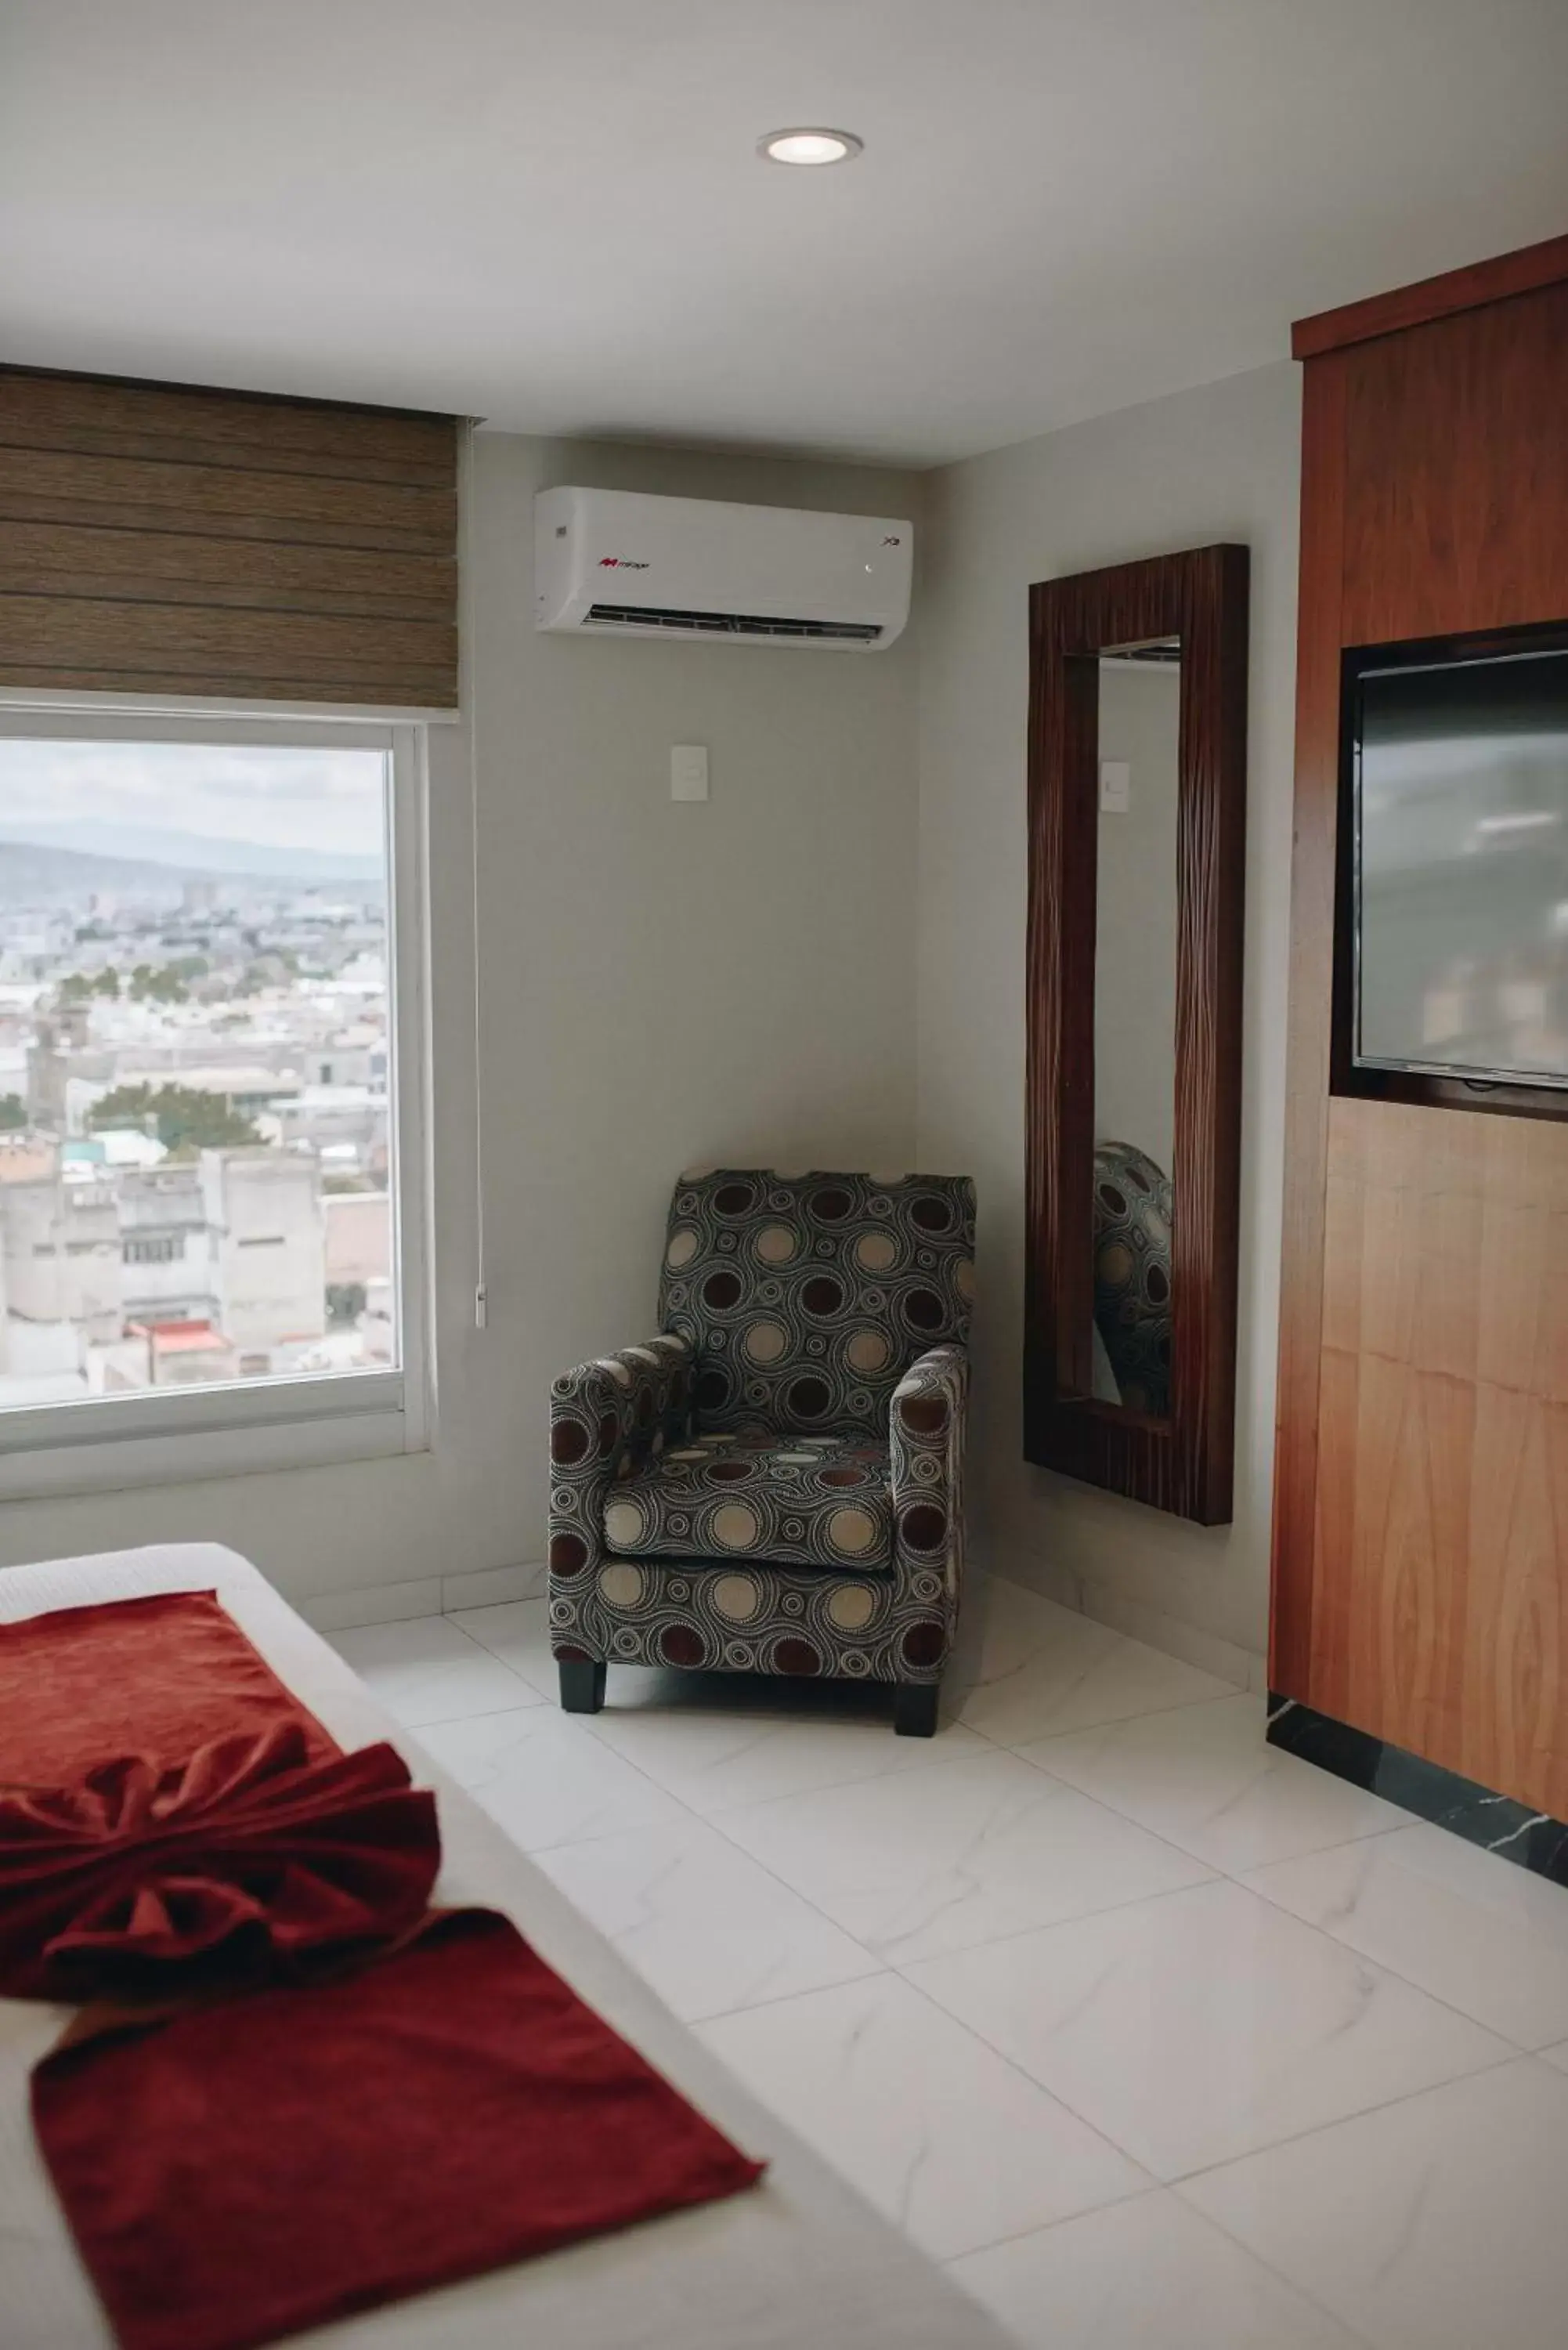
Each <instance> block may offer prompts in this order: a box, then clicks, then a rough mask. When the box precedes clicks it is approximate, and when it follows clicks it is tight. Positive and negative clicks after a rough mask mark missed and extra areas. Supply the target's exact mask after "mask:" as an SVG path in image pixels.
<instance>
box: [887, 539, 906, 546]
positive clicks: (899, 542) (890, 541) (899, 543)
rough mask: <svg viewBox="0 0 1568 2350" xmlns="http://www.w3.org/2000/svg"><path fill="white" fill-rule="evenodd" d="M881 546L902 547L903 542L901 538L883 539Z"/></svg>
mask: <svg viewBox="0 0 1568 2350" xmlns="http://www.w3.org/2000/svg"><path fill="white" fill-rule="evenodd" d="M882 544H883V546H903V544H904V542H903V540H902V539H901V538H885V539H884V540H883V541H882Z"/></svg>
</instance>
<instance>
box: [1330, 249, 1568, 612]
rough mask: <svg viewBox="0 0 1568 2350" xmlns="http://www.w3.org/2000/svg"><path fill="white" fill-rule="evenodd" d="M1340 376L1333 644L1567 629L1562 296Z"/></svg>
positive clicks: (1489, 316)
mask: <svg viewBox="0 0 1568 2350" xmlns="http://www.w3.org/2000/svg"><path fill="white" fill-rule="evenodd" d="M1345 366H1346V369H1347V384H1348V392H1347V404H1346V413H1345V515H1346V523H1345V614H1344V624H1343V625H1344V636H1343V639H1342V642H1344V643H1345V644H1347V645H1364V644H1383V643H1386V642H1391V641H1394V640H1396V639H1400V638H1406V637H1444V636H1452V635H1459V634H1462V633H1466V632H1469V631H1471V630H1475V629H1506V628H1513V627H1517V626H1522V625H1524V624H1525V623H1527V622H1530V621H1539V620H1546V619H1568V430H1565V429H1564V418H1565V415H1568V285H1560V286H1545V287H1542V289H1541V290H1540V291H1539V292H1537V293H1533V294H1521V295H1517V296H1514V298H1513V299H1512V300H1511V301H1507V302H1498V303H1494V304H1492V305H1491V306H1490V307H1488V308H1486V309H1482V310H1467V311H1464V312H1462V313H1460V314H1459V316H1458V317H1450V318H1439V319H1435V320H1434V321H1433V322H1432V323H1431V324H1430V325H1429V326H1424V327H1416V328H1411V330H1410V331H1409V332H1408V333H1407V334H1402V335H1389V336H1386V337H1385V338H1383V339H1382V340H1380V341H1377V342H1371V343H1364V344H1361V345H1360V346H1358V347H1357V348H1356V349H1355V350H1354V351H1353V352H1350V353H1348V354H1346V356H1345ZM1502 418H1506V420H1507V423H1506V428H1505V429H1500V419H1502Z"/></svg>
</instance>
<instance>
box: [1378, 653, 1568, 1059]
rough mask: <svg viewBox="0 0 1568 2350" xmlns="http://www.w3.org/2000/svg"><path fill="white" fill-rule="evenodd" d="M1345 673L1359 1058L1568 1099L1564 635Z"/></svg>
mask: <svg viewBox="0 0 1568 2350" xmlns="http://www.w3.org/2000/svg"><path fill="white" fill-rule="evenodd" d="M1498 644H1499V639H1495V638H1494V639H1490V645H1489V649H1488V650H1484V651H1483V650H1478V651H1476V652H1475V653H1473V654H1470V653H1466V652H1464V651H1462V650H1455V649H1454V648H1452V647H1449V648H1445V649H1442V650H1441V652H1440V653H1435V651H1434V649H1433V648H1430V647H1425V648H1423V647H1421V646H1407V647H1405V646H1401V647H1388V646H1380V647H1374V648H1371V649H1368V650H1362V651H1358V652H1355V653H1351V654H1349V655H1347V656H1346V663H1345V721H1346V727H1345V734H1346V771H1347V781H1348V785H1349V796H1350V803H1351V805H1350V808H1349V811H1348V813H1349V816H1350V829H1351V864H1352V871H1351V875H1350V883H1351V899H1352V905H1351V923H1350V940H1349V947H1350V963H1351V969H1350V972H1349V978H1350V983H1351V989H1352V999H1353V1000H1352V1004H1351V1016H1350V1039H1349V1041H1350V1057H1351V1062H1352V1066H1354V1067H1355V1068H1360V1069H1366V1070H1375V1069H1381V1070H1394V1071H1410V1072H1415V1073H1417V1074H1424V1075H1428V1076H1442V1077H1450V1078H1459V1079H1463V1080H1468V1081H1469V1082H1470V1083H1471V1084H1473V1085H1476V1086H1477V1087H1487V1086H1493V1085H1522V1086H1559V1087H1568V630H1557V631H1555V632H1554V640H1552V641H1542V639H1540V638H1539V637H1535V638H1532V639H1531V640H1530V641H1529V642H1528V643H1524V642H1518V643H1513V642H1511V643H1509V644H1508V645H1507V647H1506V649H1505V650H1498V649H1497V648H1498Z"/></svg>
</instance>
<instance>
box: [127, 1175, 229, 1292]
mask: <svg viewBox="0 0 1568 2350" xmlns="http://www.w3.org/2000/svg"><path fill="white" fill-rule="evenodd" d="M119 1242H120V1256H121V1260H122V1263H123V1266H124V1275H123V1278H124V1294H125V1315H126V1319H127V1321H129V1322H139V1323H147V1324H155V1323H160V1322H217V1323H219V1324H220V1325H221V1322H222V1310H221V1306H220V1303H219V1299H218V1294H217V1265H216V1257H217V1251H216V1246H215V1236H214V1235H213V1232H211V1230H210V1228H209V1225H208V1222H207V1204H206V1200H205V1197H204V1195H203V1192H202V1173H201V1170H200V1168H199V1167H197V1166H195V1165H194V1164H186V1165H181V1166H172V1167H156V1168H151V1169H146V1170H136V1171H132V1170H127V1171H125V1172H123V1173H122V1174H121V1175H120V1177H119Z"/></svg>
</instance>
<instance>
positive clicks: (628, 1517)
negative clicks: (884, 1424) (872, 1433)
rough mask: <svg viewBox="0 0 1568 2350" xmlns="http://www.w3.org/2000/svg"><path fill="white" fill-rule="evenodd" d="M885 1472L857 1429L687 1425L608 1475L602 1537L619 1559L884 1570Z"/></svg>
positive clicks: (887, 1524) (888, 1507) (889, 1531)
mask: <svg viewBox="0 0 1568 2350" xmlns="http://www.w3.org/2000/svg"><path fill="white" fill-rule="evenodd" d="M890 1478H891V1471H890V1465H889V1461H888V1447H887V1445H886V1444H877V1443H875V1442H873V1441H872V1440H870V1439H869V1438H867V1437H862V1436H857V1435H846V1436H809V1437H787V1436H784V1437H781V1436H780V1435H778V1434H777V1433H776V1432H775V1431H774V1430H770V1429H763V1428H742V1429H736V1430H727V1431H726V1432H725V1433H723V1434H722V1435H712V1436H698V1437H694V1438H693V1439H692V1440H691V1443H690V1444H684V1445H679V1446H677V1447H675V1448H674V1449H673V1450H671V1451H667V1452H664V1453H663V1454H661V1455H659V1457H658V1458H656V1459H654V1460H652V1461H649V1462H648V1464H647V1465H646V1466H645V1467H644V1468H643V1469H641V1470H640V1471H638V1472H637V1473H636V1474H635V1475H633V1476H631V1477H626V1478H623V1479H622V1480H621V1481H620V1482H618V1484H615V1485H613V1486H611V1488H610V1490H609V1492H608V1493H607V1496H606V1499H605V1510H604V1534H605V1546H606V1548H607V1550H609V1551H611V1552H613V1553H614V1555H616V1556H617V1557H618V1558H679V1559H682V1560H684V1561H685V1562H686V1563H687V1564H688V1565H689V1564H690V1563H691V1560H692V1559H694V1558H712V1559H724V1558H746V1559H753V1560H763V1559H765V1560H769V1561H772V1562H773V1563H774V1564H776V1565H783V1566H821V1567H828V1568H837V1569H839V1570H840V1571H843V1570H845V1569H852V1570H853V1571H854V1572H855V1573H857V1574H864V1573H866V1572H867V1570H870V1571H872V1572H877V1571H880V1572H882V1573H890V1572H891V1570H892V1565H893V1504H892V1494H891V1490H890Z"/></svg>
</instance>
